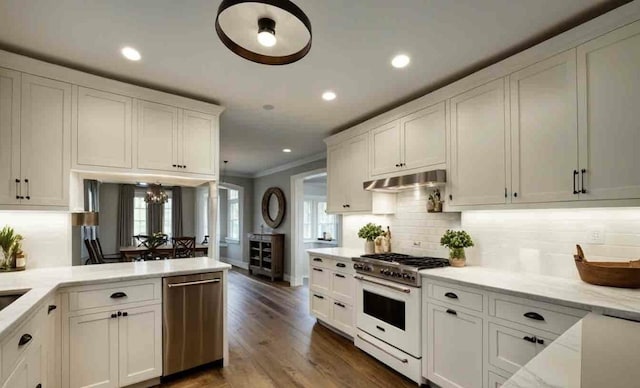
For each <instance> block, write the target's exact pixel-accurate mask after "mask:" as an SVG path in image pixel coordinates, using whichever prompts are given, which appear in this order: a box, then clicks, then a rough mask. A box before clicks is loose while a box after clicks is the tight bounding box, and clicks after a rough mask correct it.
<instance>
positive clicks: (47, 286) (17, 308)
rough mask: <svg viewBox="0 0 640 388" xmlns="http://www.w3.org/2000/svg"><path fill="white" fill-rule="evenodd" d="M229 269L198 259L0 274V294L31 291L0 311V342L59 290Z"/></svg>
mask: <svg viewBox="0 0 640 388" xmlns="http://www.w3.org/2000/svg"><path fill="white" fill-rule="evenodd" d="M230 268H231V266H230V265H229V264H226V263H223V262H220V261H218V260H214V259H209V258H206V257H204V258H203V257H199V258H193V259H176V260H158V261H143V262H133V263H114V264H101V265H84V266H76V267H52V268H37V269H28V270H26V271H23V272H9V273H0V294H4V295H7V294H14V293H18V292H19V291H24V290H30V291H29V292H27V293H26V294H24V295H22V296H21V297H20V298H18V299H17V300H16V301H15V302H13V303H11V304H10V305H9V306H7V307H6V308H5V309H4V310H2V311H0V340H1V339H2V338H3V337H4V335H5V334H8V333H9V332H10V331H11V330H12V329H13V328H15V327H17V326H18V325H19V324H20V323H22V320H23V319H24V318H25V317H27V316H28V315H29V314H30V313H31V312H32V311H34V310H35V309H36V308H37V306H38V305H39V304H40V303H41V302H42V301H43V300H44V299H45V298H47V297H49V296H50V295H52V294H53V293H54V292H55V291H56V290H57V289H58V288H60V287H67V286H78V285H84V284H91V283H107V282H117V281H124V280H136V279H145V278H157V277H165V276H174V275H187V274H195V273H202V272H213V271H223V270H228V269H230Z"/></svg>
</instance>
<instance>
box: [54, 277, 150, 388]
mask: <svg viewBox="0 0 640 388" xmlns="http://www.w3.org/2000/svg"><path fill="white" fill-rule="evenodd" d="M149 283H153V284H151V289H155V288H158V287H159V286H160V279H147V280H141V281H137V282H119V283H110V284H104V285H101V286H95V285H91V286H80V287H73V288H71V289H67V290H64V291H63V292H62V295H61V297H62V301H63V305H64V307H65V308H64V310H63V319H62V322H63V323H62V342H63V343H62V354H63V357H62V359H63V363H62V385H63V386H64V387H69V388H80V387H125V386H129V385H132V384H136V383H141V382H144V381H148V380H151V379H154V378H157V377H160V376H161V375H162V303H161V300H162V296H161V295H160V294H159V293H156V294H154V293H151V294H149V297H148V298H143V299H145V300H144V301H136V300H140V298H136V297H137V296H139V295H138V294H136V293H135V290H137V289H139V288H140V287H143V288H144V287H145V286H146V285H148V284H149ZM114 290H125V291H120V292H115V293H114ZM101 291H104V292H106V293H107V294H113V295H115V294H121V293H124V294H125V295H126V296H125V297H117V298H116V297H113V299H111V300H112V304H111V305H109V306H104V303H101V302H102V299H101V298H102V293H101ZM78 295H84V296H83V298H84V299H83V300H84V302H85V304H86V305H87V306H102V307H93V308H85V309H79V310H78V309H74V308H73V306H76V305H77V303H75V302H76V299H78ZM128 299H131V300H128Z"/></svg>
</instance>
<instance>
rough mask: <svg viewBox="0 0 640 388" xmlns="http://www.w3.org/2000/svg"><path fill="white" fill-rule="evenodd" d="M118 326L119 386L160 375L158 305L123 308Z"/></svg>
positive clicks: (160, 334) (160, 342)
mask: <svg viewBox="0 0 640 388" xmlns="http://www.w3.org/2000/svg"><path fill="white" fill-rule="evenodd" d="M118 326H119V332H118V336H119V343H120V346H119V353H120V356H119V360H120V362H119V371H120V372H119V374H120V379H119V382H120V386H121V387H125V386H128V385H131V384H135V383H138V382H141V381H145V380H149V379H152V378H154V377H159V376H160V375H162V306H161V305H159V304H156V305H152V306H144V307H137V308H131V309H126V310H124V311H123V315H122V316H121V317H120V318H118Z"/></svg>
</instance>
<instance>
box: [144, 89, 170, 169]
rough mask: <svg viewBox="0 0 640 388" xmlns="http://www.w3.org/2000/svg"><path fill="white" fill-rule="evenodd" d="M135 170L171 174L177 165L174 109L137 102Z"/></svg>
mask: <svg viewBox="0 0 640 388" xmlns="http://www.w3.org/2000/svg"><path fill="white" fill-rule="evenodd" d="M137 132H138V136H137V141H138V166H137V167H138V168H141V169H149V170H160V171H175V170H176V166H177V165H178V164H179V163H178V108H176V107H173V106H168V105H163V104H157V103H155V102H149V101H142V100H139V101H138V128H137Z"/></svg>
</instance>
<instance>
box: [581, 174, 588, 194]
mask: <svg viewBox="0 0 640 388" xmlns="http://www.w3.org/2000/svg"><path fill="white" fill-rule="evenodd" d="M580 173H581V174H580V180H581V181H582V182H581V184H580V186H582V189H581V190H580V192H581V193H582V194H586V193H587V189H585V188H584V174H586V173H587V169H585V168H583V169H582V170H580Z"/></svg>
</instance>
